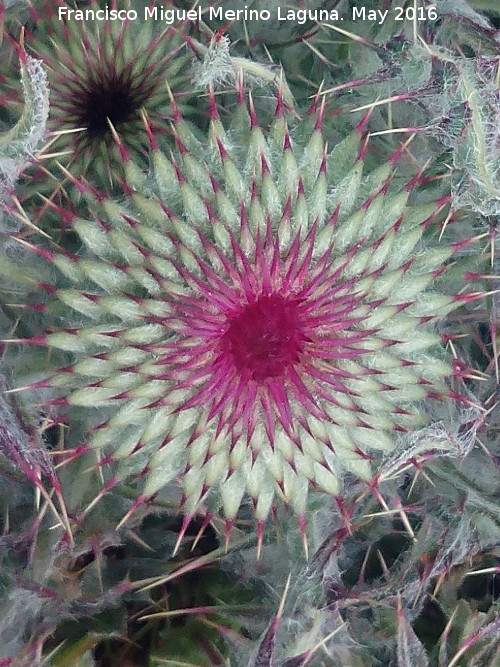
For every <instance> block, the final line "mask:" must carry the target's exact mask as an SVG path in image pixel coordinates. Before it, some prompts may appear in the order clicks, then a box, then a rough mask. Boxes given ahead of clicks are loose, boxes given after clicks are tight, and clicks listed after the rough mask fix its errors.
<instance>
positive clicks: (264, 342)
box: [221, 294, 306, 382]
mask: <svg viewBox="0 0 500 667" xmlns="http://www.w3.org/2000/svg"><path fill="white" fill-rule="evenodd" d="M300 320H301V318H300V310H299V302H298V301H297V300H296V299H290V298H284V297H282V296H280V295H279V294H271V295H269V296H265V295H261V296H259V297H258V298H257V300H256V301H254V302H252V303H249V304H247V305H246V306H244V307H243V308H242V310H240V312H239V313H238V314H236V315H234V316H233V317H232V318H231V319H230V324H229V327H228V329H227V331H226V332H225V334H224V335H223V336H222V338H221V347H222V349H223V350H224V351H227V352H229V353H230V354H231V356H232V358H233V360H234V364H235V366H236V368H237V369H238V371H239V372H240V373H242V374H244V375H249V376H250V377H251V378H252V379H253V380H255V381H257V382H259V381H262V380H265V379H266V378H275V377H280V376H283V375H285V373H286V370H287V368H288V367H289V366H291V365H293V364H296V363H297V362H298V361H299V359H300V355H301V352H302V351H303V349H304V343H305V342H306V336H305V335H304V333H303V330H302V327H301V322H300Z"/></svg>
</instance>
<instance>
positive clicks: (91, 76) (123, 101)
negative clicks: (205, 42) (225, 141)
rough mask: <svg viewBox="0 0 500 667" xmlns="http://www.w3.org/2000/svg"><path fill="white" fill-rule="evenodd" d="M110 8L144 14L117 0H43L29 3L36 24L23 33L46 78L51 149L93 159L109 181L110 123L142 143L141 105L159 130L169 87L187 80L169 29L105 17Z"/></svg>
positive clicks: (134, 144) (86, 162) (87, 161)
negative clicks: (105, 1)
mask: <svg viewBox="0 0 500 667" xmlns="http://www.w3.org/2000/svg"><path fill="white" fill-rule="evenodd" d="M154 4H155V3H151V7H153V6H154ZM111 10H113V11H117V10H120V12H121V14H120V15H119V16H120V17H122V18H123V16H129V14H128V13H127V12H128V11H130V12H134V11H135V12H136V13H137V16H138V17H140V19H142V13H143V12H144V5H143V4H141V3H137V2H134V1H133V0H127V2H126V3H117V2H116V1H115V2H111V3H110V4H109V7H107V8H106V10H103V8H102V6H101V4H100V3H99V2H98V1H97V0H92V1H91V2H90V3H88V4H87V5H86V6H85V8H83V9H79V10H75V9H74V7H73V6H72V5H71V4H67V3H66V2H64V0H58V1H57V2H56V3H53V2H44V3H43V4H42V5H41V6H40V5H37V6H33V8H32V12H33V15H34V28H33V29H32V31H31V32H27V33H26V34H25V37H24V40H25V43H26V47H27V48H28V49H29V51H30V52H31V53H33V54H35V55H36V57H37V58H40V59H42V61H43V63H44V65H45V68H46V70H47V73H48V77H49V83H50V91H51V119H50V129H51V130H52V131H53V132H54V134H55V135H56V136H57V135H58V136H59V138H58V141H57V142H56V144H55V145H54V146H53V147H52V150H56V151H57V152H58V153H61V152H62V153H64V152H66V151H68V150H69V151H70V156H71V161H75V160H78V161H81V166H82V167H83V168H85V169H87V168H88V167H89V166H90V165H92V172H93V173H94V174H95V175H98V176H100V177H101V178H104V177H106V179H107V180H108V181H109V180H110V178H111V177H112V164H111V163H110V155H113V151H112V150H111V149H112V148H113V147H114V143H113V140H112V134H111V126H114V127H115V128H117V129H118V130H121V131H122V132H123V135H124V137H126V141H127V145H128V146H129V148H130V149H134V150H137V151H139V150H141V149H142V148H144V145H145V134H144V126H143V124H142V122H141V118H140V112H141V109H143V108H145V109H147V110H148V111H150V112H151V113H152V114H154V118H155V129H156V130H157V131H161V130H162V127H163V129H164V127H165V125H166V124H167V121H168V118H169V114H170V105H169V92H168V88H169V87H170V89H171V90H172V91H174V92H175V91H176V90H177V89H178V88H179V87H182V84H183V82H187V79H188V76H187V69H188V68H187V65H188V56H187V54H186V55H185V57H184V56H183V55H182V54H179V51H180V50H182V49H183V42H182V40H181V38H180V37H179V36H178V35H177V33H176V32H175V31H174V30H173V28H171V27H170V28H168V27H166V28H165V26H164V25H163V24H161V23H159V22H158V21H152V20H151V21H143V20H139V18H138V19H137V20H132V18H125V19H124V20H114V19H113V18H109V19H108V18H104V19H103V18H102V16H103V15H105V16H108V14H107V13H106V14H104V12H110V11H111ZM98 11H99V12H101V13H100V14H96V13H97V12H98ZM87 15H88V19H87ZM96 16H97V18H96ZM130 16H132V17H133V16H134V14H130ZM14 90H15V89H14ZM14 97H15V93H14ZM110 174H111V176H110Z"/></svg>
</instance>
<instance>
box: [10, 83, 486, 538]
mask: <svg viewBox="0 0 500 667" xmlns="http://www.w3.org/2000/svg"><path fill="white" fill-rule="evenodd" d="M288 116H289V114H288V110H287V109H286V106H285V105H284V103H283V100H282V98H281V97H279V98H278V102H277V108H276V113H275V117H274V120H273V122H272V123H271V125H270V127H269V128H268V129H265V128H263V127H261V126H260V125H259V121H258V117H257V114H256V112H255V109H254V105H253V103H252V98H251V95H248V96H247V95H246V94H245V91H244V88H243V83H242V82H241V81H240V82H239V84H238V90H237V107H236V109H235V111H234V114H233V117H232V120H231V124H230V126H229V127H226V125H225V124H224V123H223V122H222V121H221V118H220V117H219V114H218V110H217V106H216V103H215V99H214V96H213V95H211V96H210V127H209V131H208V136H207V138H206V139H205V140H203V141H200V140H199V139H198V138H197V136H195V134H194V133H193V132H192V130H191V128H190V125H189V124H188V123H187V122H186V121H185V120H184V119H183V117H182V116H181V114H180V113H179V112H178V111H177V110H174V118H175V122H174V126H173V132H174V135H175V140H176V143H177V152H176V154H175V155H173V156H172V157H171V158H170V159H169V158H168V157H167V156H165V155H164V153H162V152H161V150H160V149H159V147H158V145H157V143H156V141H155V137H154V134H153V132H152V130H151V126H150V124H149V122H148V119H147V117H146V116H145V117H144V121H145V125H146V128H147V131H148V135H149V138H150V142H151V173H150V174H149V175H146V174H144V173H143V172H141V171H140V170H139V169H138V168H137V166H136V165H135V164H134V162H133V160H132V159H131V158H130V155H129V153H128V152H127V150H126V148H125V146H124V145H123V144H122V142H121V140H120V138H119V136H118V135H116V141H117V143H118V146H119V149H120V151H121V155H122V158H123V161H124V167H125V174H126V178H125V181H124V183H125V184H124V193H125V195H126V196H125V199H124V200H122V202H116V201H113V200H112V199H111V198H109V197H107V196H104V195H102V193H100V192H98V191H97V190H95V189H94V188H93V187H92V186H91V185H89V184H88V183H87V182H86V181H84V180H82V179H75V178H73V183H74V185H75V187H76V188H78V189H79V190H80V191H81V193H82V194H83V195H84V196H85V197H86V199H87V201H88V204H89V207H90V209H91V210H92V212H93V217H92V219H82V218H81V217H79V216H77V215H76V214H75V213H72V212H69V211H68V210H64V209H63V208H60V209H59V208H58V209H57V211H58V213H59V215H60V216H61V218H63V219H64V222H65V223H66V224H67V225H70V226H71V227H72V229H73V230H74V231H75V232H76V234H77V235H78V236H79V238H80V240H81V242H82V247H81V249H79V250H78V253H77V254H72V253H71V252H69V251H66V250H62V249H60V248H55V249H54V248H51V247H47V246H43V245H42V244H40V245H38V246H36V245H33V244H31V243H28V242H27V241H26V240H23V239H21V238H20V239H19V240H20V242H21V243H24V244H25V245H27V246H28V247H29V248H31V249H32V250H33V251H34V252H36V253H37V254H38V255H39V256H40V258H41V259H40V262H41V265H42V266H45V267H46V268H47V272H46V274H45V277H40V279H38V280H36V281H35V282H36V285H37V286H38V288H39V289H40V290H41V291H42V293H43V292H44V293H46V296H47V298H46V300H45V302H43V300H42V302H37V303H33V304H32V308H33V309H34V310H35V311H38V312H39V313H41V317H42V322H43V325H44V326H45V327H46V329H47V331H46V333H44V334H41V335H39V336H35V337H33V338H29V339H25V340H20V339H16V340H12V341H11V342H12V343H21V344H24V345H25V346H26V345H38V346H42V347H46V348H48V350H50V359H51V361H50V364H51V366H52V368H54V369H55V370H54V371H53V372H51V373H50V374H48V375H46V377H44V379H42V380H39V381H36V382H34V383H33V382H31V383H30V386H29V387H27V389H29V390H37V389H40V390H41V391H42V392H43V398H42V400H43V402H44V404H45V407H46V408H48V409H52V410H56V409H60V410H62V411H63V412H64V413H67V414H73V415H74V416H75V417H74V418H75V419H77V415H80V416H81V414H82V409H83V412H84V413H85V414H87V416H88V423H90V425H91V426H90V429H89V433H88V438H87V439H86V440H85V441H84V442H83V443H81V444H83V448H82V450H81V451H83V450H87V451H88V450H89V449H96V450H98V451H99V452H101V453H102V454H101V455H102V459H101V464H102V465H104V464H108V463H112V464H116V465H115V467H114V468H113V470H114V472H113V474H112V477H111V478H110V479H108V482H107V484H106V487H105V489H104V490H103V491H102V493H101V494H100V496H102V494H104V493H105V491H106V490H107V489H109V488H111V487H112V486H113V485H114V484H116V483H117V482H118V481H119V480H121V479H124V478H128V477H130V476H131V475H139V476H143V477H145V483H144V488H143V491H142V495H141V496H140V498H139V499H138V501H137V502H136V503H135V505H134V507H136V506H137V505H138V504H140V503H141V502H144V501H145V500H146V499H148V498H150V497H153V496H154V495H155V494H156V493H157V492H158V491H160V490H161V489H162V488H163V487H165V485H168V484H170V483H172V482H174V481H175V480H176V481H177V482H178V483H179V484H180V486H181V487H182V493H183V497H182V505H183V510H184V512H185V515H186V517H187V519H186V521H188V520H189V517H192V516H193V515H195V514H196V513H197V512H198V511H200V510H201V509H202V508H203V511H209V512H210V511H215V510H216V508H218V507H220V506H222V508H223V512H224V514H225V516H226V518H227V521H228V526H229V527H230V526H231V524H232V522H233V521H234V520H235V518H236V516H237V513H238V509H239V507H240V504H241V502H242V500H243V498H244V497H245V495H247V496H248V497H250V499H251V501H252V503H253V506H254V513H255V517H256V519H257V522H258V532H259V535H262V531H263V529H264V524H265V521H266V519H267V517H268V515H269V512H270V510H271V509H272V508H273V507H275V506H276V503H277V502H280V501H282V502H284V503H285V504H286V505H288V506H291V507H292V508H293V510H294V511H295V513H296V514H297V515H298V516H299V519H301V517H302V519H303V518H304V516H305V511H306V504H307V497H308V491H309V489H310V488H311V487H313V488H315V489H317V490H320V491H323V492H326V493H328V494H332V495H334V496H337V497H340V493H341V482H342V478H343V476H344V475H345V474H346V473H349V474H353V475H355V476H357V477H358V478H361V479H363V480H366V481H367V482H370V481H371V480H372V477H373V472H374V469H376V460H377V457H378V453H379V452H381V451H384V452H387V451H390V450H391V449H393V448H394V447H395V446H396V444H397V442H398V438H399V436H400V435H401V434H404V433H405V432H407V431H409V430H413V429H416V428H418V427H420V426H423V425H427V423H428V421H429V419H430V418H429V417H428V416H427V413H426V408H425V402H426V401H427V400H429V399H432V400H437V401H446V400H454V392H453V391H452V390H451V389H450V386H449V384H448V380H449V379H450V378H452V377H453V375H454V374H457V373H459V372H458V371H456V372H455V371H454V369H453V366H452V364H450V363H449V362H448V361H447V359H446V356H445V354H444V350H443V349H442V347H441V337H440V335H439V333H438V332H437V331H436V321H437V320H438V319H439V318H441V317H443V316H444V315H445V314H446V313H448V312H450V311H451V310H453V309H454V308H455V307H456V305H457V304H460V303H462V302H464V301H467V300H470V299H473V298H474V296H475V295H474V294H461V295H458V296H457V295H451V296H450V295H447V294H444V293H440V292H438V291H436V287H437V285H438V284H439V278H440V276H441V275H442V274H443V272H444V271H445V269H446V267H447V265H448V262H449V260H450V258H451V257H452V256H453V254H454V253H455V252H456V251H457V250H459V249H461V248H462V247H463V246H464V245H466V244H467V243H469V241H465V242H462V243H457V244H445V243H443V244H442V245H440V244H438V243H437V237H438V235H439V225H438V224H437V221H439V220H440V216H442V217H444V215H445V213H446V209H447V205H448V201H449V198H447V197H442V198H440V199H438V200H436V201H432V202H430V203H424V201H423V200H422V199H420V201H419V197H420V195H419V191H420V190H421V187H420V186H421V183H422V182H423V181H424V180H425V179H423V177H422V173H421V172H419V173H417V174H415V175H414V177H412V178H411V180H409V181H406V182H405V181H402V180H401V179H399V182H398V179H397V164H398V162H399V161H400V159H401V157H402V155H403V154H404V152H405V150H406V149H407V147H408V142H406V143H405V144H404V145H402V146H401V148H400V150H398V151H397V152H396V153H395V154H394V155H393V156H392V157H391V158H390V160H389V161H388V162H387V163H386V164H382V165H381V166H380V167H378V168H377V169H375V170H374V171H372V172H371V173H368V174H367V175H364V176H363V167H364V161H365V156H366V152H367V150H368V141H367V138H366V124H367V122H368V116H366V117H364V118H363V119H362V120H361V122H360V123H359V124H358V126H357V127H356V128H355V130H354V131H353V132H352V134H351V135H350V136H348V137H347V138H346V139H345V140H344V141H342V142H341V143H340V144H339V145H337V146H336V147H335V148H334V149H333V151H332V152H328V150H327V148H326V146H325V144H324V141H323V138H322V124H323V122H324V106H323V105H322V104H320V103H319V101H318V100H315V101H314V103H313V105H312V106H311V109H310V110H309V113H308V114H307V115H306V117H305V119H304V120H303V121H302V122H300V123H298V125H297V127H295V128H294V129H293V131H290V130H289V128H288V124H289V118H288ZM67 175H68V177H69V178H71V174H69V172H67ZM420 194H421V193H420ZM424 194H425V193H424ZM410 197H412V199H413V202H414V205H413V204H412V205H410V204H409V201H408V200H409V198H410ZM424 234H425V244H424V241H423V236H424ZM424 245H425V246H427V247H424ZM429 246H431V247H429ZM5 266H6V267H7V270H8V271H9V272H15V268H14V267H9V266H8V264H5ZM49 269H50V271H49ZM51 272H52V273H51ZM18 273H19V272H18ZM68 354H69V355H73V358H72V359H71V360H68V358H67V356H66V357H65V355H68ZM61 357H62V358H63V359H64V358H65V359H66V361H63V360H62V359H61ZM58 359H59V361H58ZM58 363H59V364H60V367H59V368H58V367H57V364H58ZM49 391H52V397H50V396H49V397H48V398H47V392H49ZM374 462H375V463H374ZM100 496H99V497H100ZM96 500H97V499H96ZM131 511H132V510H131Z"/></svg>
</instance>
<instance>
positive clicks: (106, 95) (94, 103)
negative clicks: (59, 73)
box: [75, 72, 151, 137]
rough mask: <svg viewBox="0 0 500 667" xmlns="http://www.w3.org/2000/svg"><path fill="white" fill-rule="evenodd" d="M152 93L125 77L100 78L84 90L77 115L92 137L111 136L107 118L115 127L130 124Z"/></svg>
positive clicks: (76, 103) (115, 74)
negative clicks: (130, 120)
mask: <svg viewBox="0 0 500 667" xmlns="http://www.w3.org/2000/svg"><path fill="white" fill-rule="evenodd" d="M150 92H151V91H149V90H148V91H147V92H146V94H144V91H141V90H140V88H137V89H135V88H134V87H133V86H132V83H131V81H130V79H129V77H128V76H126V75H125V74H124V73H123V74H117V73H113V72H111V73H109V74H107V75H105V74H101V75H100V76H98V77H96V79H95V80H92V81H91V82H90V83H89V84H88V85H87V87H86V88H85V89H84V90H82V93H81V97H80V99H79V100H75V111H76V114H77V115H78V116H79V122H80V123H81V124H82V125H84V126H85V127H86V128H87V134H88V135H89V136H92V137H100V136H104V135H106V134H107V133H108V132H109V125H108V120H107V119H108V118H109V119H110V121H111V122H112V123H113V125H114V126H115V127H117V126H119V125H120V124H121V123H124V122H126V121H128V120H129V119H130V118H131V117H132V116H133V115H134V114H135V113H137V111H138V109H139V108H140V107H141V106H142V104H143V103H144V102H145V101H146V99H147V97H148V94H149V93H150Z"/></svg>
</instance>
